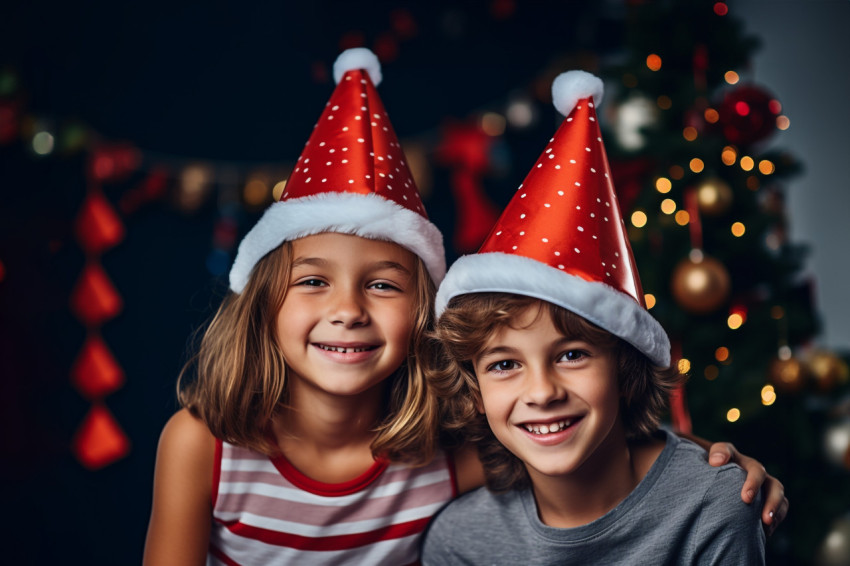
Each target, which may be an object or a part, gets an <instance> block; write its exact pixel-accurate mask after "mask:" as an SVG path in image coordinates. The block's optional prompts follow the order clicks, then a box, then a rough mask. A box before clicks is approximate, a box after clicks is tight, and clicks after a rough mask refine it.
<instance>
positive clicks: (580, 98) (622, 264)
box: [436, 71, 670, 366]
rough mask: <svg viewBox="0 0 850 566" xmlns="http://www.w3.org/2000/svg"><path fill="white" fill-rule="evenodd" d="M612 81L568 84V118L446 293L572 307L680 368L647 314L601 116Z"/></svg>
mask: <svg viewBox="0 0 850 566" xmlns="http://www.w3.org/2000/svg"><path fill="white" fill-rule="evenodd" d="M602 93H603V85H602V81H601V80H600V79H599V78H598V77H595V76H593V75H592V74H590V73H586V72H584V71H569V72H567V73H563V74H561V75H559V76H558V77H557V78H556V79H555V82H554V83H553V85H552V98H553V102H554V104H555V107H556V108H557V109H558V111H559V112H561V113H562V114H564V115H565V116H566V119H565V120H564V122H563V123H562V124H561V127H560V128H559V129H558V131H557V132H556V134H555V136H554V137H553V138H552V139H551V140H550V141H549V144H548V145H547V146H546V148H545V149H544V151H543V153H542V154H541V156H540V158H539V159H538V160H537V162H536V163H535V164H534V166H533V167H532V168H531V171H530V172H529V173H528V175H527V176H526V178H525V180H524V181H523V182H522V184H521V185H520V186H519V188H518V189H517V192H516V194H515V195H514V197H513V199H511V201H510V203H508V205H507V207H506V208H505V210H504V212H503V213H502V216H501V217H500V218H499V220H498V221H497V222H496V226H495V227H494V228H493V230H492V231H491V232H490V235H489V236H488V237H487V239H486V240H485V242H484V244H482V246H481V248H480V249H479V250H478V253H476V254H472V255H468V256H464V257H462V258H460V259H459V260H457V261H456V262H455V263H454V265H452V267H451V269H449V272H448V273H447V274H446V277H445V279H444V280H443V283H442V285H441V286H440V290H439V292H438V293H437V303H436V304H437V314H438V315H439V314H440V313H441V312H442V311H443V310H444V309H445V307H446V305H447V304H448V302H449V300H450V299H451V298H452V297H455V296H457V295H462V294H466V293H475V292H488V291H489V292H493V291H497V292H506V293H516V294H521V295H528V296H531V297H536V298H539V299H542V300H545V301H548V302H551V303H554V304H556V305H559V306H561V307H564V308H566V309H568V310H570V311H573V312H575V313H576V314H579V315H581V316H582V317H584V318H585V319H587V320H589V321H591V322H593V323H594V324H596V325H598V326H600V327H601V328H604V329H605V330H608V331H609V332H611V333H612V334H614V335H616V336H619V337H620V338H622V339H624V340H626V341H627V342H629V343H631V344H632V345H634V346H635V347H636V348H637V349H638V350H640V351H641V352H643V353H644V354H646V355H647V357H649V358H650V359H651V360H652V361H653V362H654V363H655V364H657V365H662V366H667V365H669V364H670V342H669V339H668V337H667V334H666V332H665V331H664V329H663V328H662V327H661V325H660V324H659V323H658V321H656V320H655V319H654V318H653V317H652V316H651V315H650V314H649V312H648V311H647V310H646V307H645V303H644V297H643V289H642V288H641V284H640V278H639V275H638V270H637V267H636V265H635V261H634V256H633V254H632V250H631V246H630V245H629V241H628V237H627V234H626V229H625V224H624V223H623V220H622V215H621V213H620V208H619V204H618V203H617V195H616V192H615V190H614V184H613V182H612V180H611V172H610V168H609V166H608V157H607V155H606V153H605V147H604V145H603V143H602V134H601V131H600V129H599V122H598V120H597V116H596V105H597V104H598V103H599V102H600V101H601V100H602Z"/></svg>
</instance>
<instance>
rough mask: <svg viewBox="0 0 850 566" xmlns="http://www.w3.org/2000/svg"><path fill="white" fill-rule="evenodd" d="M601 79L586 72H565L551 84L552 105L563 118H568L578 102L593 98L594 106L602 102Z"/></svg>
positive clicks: (602, 88)
mask: <svg viewBox="0 0 850 566" xmlns="http://www.w3.org/2000/svg"><path fill="white" fill-rule="evenodd" d="M603 92H604V87H603V85H602V79H600V78H599V77H597V76H595V75H592V74H591V73H588V72H587V71H567V72H566V73H561V74H560V75H558V76H557V77H555V80H554V81H553V82H552V103H553V104H554V105H555V108H556V109H557V110H558V112H560V113H561V114H563V115H564V116H569V114H570V112H572V110H573V108H575V106H576V104H577V103H578V101H579V100H582V99H584V98H593V102H594V104H596V105H597V106H599V104H600V103H601V102H602V94H603Z"/></svg>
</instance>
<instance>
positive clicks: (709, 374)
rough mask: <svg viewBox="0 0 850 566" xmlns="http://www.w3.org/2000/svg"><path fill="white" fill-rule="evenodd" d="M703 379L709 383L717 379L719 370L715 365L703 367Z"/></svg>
mask: <svg viewBox="0 0 850 566" xmlns="http://www.w3.org/2000/svg"><path fill="white" fill-rule="evenodd" d="M703 375H705V378H706V379H707V380H709V381H714V380H715V379H717V376H718V375H720V368H718V367H717V366H715V365H709V366H705V371H704V372H703Z"/></svg>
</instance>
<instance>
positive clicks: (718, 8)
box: [714, 2, 729, 16]
mask: <svg viewBox="0 0 850 566" xmlns="http://www.w3.org/2000/svg"><path fill="white" fill-rule="evenodd" d="M714 13H715V14H717V15H718V16H725V15H726V14H728V13H729V6H727V5H726V4H725V3H723V2H715V3H714Z"/></svg>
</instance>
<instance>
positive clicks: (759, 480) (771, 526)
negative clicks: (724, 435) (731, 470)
mask: <svg viewBox="0 0 850 566" xmlns="http://www.w3.org/2000/svg"><path fill="white" fill-rule="evenodd" d="M678 434H679V436H681V437H684V438H687V439H688V440H690V441H692V442H694V443H696V444H698V445H700V446H702V447H703V448H705V449H706V450H707V451H708V453H709V456H708V463H709V464H711V465H712V466H723V465H725V464H728V463H729V462H732V463H735V464H738V465H739V466H741V468H743V469H744V471H745V472H747V479H746V480H745V481H744V486H743V487H742V488H741V499H742V500H743V501H744V503H753V501H754V500H755V498H756V495H757V494H758V492H759V489H761V490H762V492H763V495H764V498H763V499H762V500H761V501H764V506H763V507H762V508H761V522H762V523H764V525H765V528H766V529H767V534H768V535H772V534H773V531H775V530H776V527H778V526H779V523H781V522H782V521H783V520H784V519H785V516H786V515H787V514H788V506H789V503H788V498H787V497H785V487H784V486H783V485H782V482H781V481H779V480H778V479H776V478H775V477H773V476H771V475H770V474H768V473H767V471H766V470H765V469H764V466H763V465H762V464H761V463H760V462H759V461H757V460H755V459H754V458H750V457H749V456H745V455H744V454H741V453H740V452H739V451H738V449H737V448H735V446H733V445H732V443H730V442H715V443H713V444H712V443H711V442H709V441H707V440H705V439H703V438H700V437H698V436H694V435H692V434H684V433H678Z"/></svg>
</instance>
